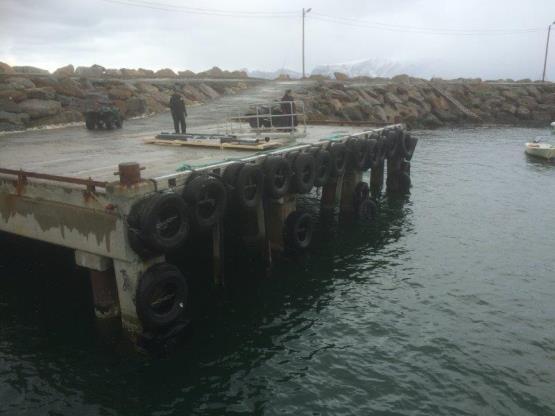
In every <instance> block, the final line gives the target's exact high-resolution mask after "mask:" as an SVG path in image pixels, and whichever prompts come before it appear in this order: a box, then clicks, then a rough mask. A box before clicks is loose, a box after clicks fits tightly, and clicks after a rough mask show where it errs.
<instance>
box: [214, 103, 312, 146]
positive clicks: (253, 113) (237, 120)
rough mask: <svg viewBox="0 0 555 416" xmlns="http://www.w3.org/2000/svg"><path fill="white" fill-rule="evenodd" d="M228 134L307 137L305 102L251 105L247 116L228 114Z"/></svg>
mask: <svg viewBox="0 0 555 416" xmlns="http://www.w3.org/2000/svg"><path fill="white" fill-rule="evenodd" d="M225 130H226V133H227V134H232V135H236V134H253V133H254V134H256V135H257V136H259V135H262V134H268V133H272V134H274V135H275V134H276V133H277V134H279V135H281V136H284V135H285V136H291V137H305V136H306V133H307V117H306V113H305V105H304V101H273V102H271V103H260V104H251V105H250V106H249V110H248V112H247V113H246V114H237V115H231V114H228V115H227V117H226V119H225Z"/></svg>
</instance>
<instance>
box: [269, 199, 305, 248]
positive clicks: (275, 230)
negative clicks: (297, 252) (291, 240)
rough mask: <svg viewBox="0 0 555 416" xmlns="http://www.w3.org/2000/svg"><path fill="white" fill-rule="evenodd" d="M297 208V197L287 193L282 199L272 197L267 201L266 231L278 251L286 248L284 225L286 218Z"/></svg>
mask: <svg viewBox="0 0 555 416" xmlns="http://www.w3.org/2000/svg"><path fill="white" fill-rule="evenodd" d="M296 209H297V197H296V195H294V194H287V195H285V196H284V197H283V198H280V199H271V200H268V201H267V203H266V226H267V228H266V232H267V236H268V240H269V242H270V248H271V250H273V251H276V252H282V251H283V250H284V249H285V243H284V241H283V227H284V225H285V220H286V219H287V217H288V216H289V214H291V213H292V212H293V211H295V210H296Z"/></svg>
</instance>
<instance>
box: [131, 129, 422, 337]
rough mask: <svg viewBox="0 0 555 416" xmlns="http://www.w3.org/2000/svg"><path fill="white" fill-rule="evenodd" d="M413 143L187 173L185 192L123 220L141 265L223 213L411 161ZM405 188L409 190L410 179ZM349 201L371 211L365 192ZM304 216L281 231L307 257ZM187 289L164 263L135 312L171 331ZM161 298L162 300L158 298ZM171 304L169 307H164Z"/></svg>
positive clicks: (150, 273)
mask: <svg viewBox="0 0 555 416" xmlns="http://www.w3.org/2000/svg"><path fill="white" fill-rule="evenodd" d="M415 147H416V139H414V138H412V137H411V135H410V134H409V133H406V132H405V131H404V130H402V129H400V128H390V129H384V130H382V131H380V132H374V133H368V134H365V135H357V136H354V137H350V138H348V139H346V140H343V141H326V142H321V143H318V144H315V145H311V146H307V147H303V148H301V149H298V150H292V151H290V152H282V153H273V154H269V155H267V156H266V157H265V158H264V159H263V160H260V159H259V160H257V161H255V162H242V161H239V162H233V163H231V164H228V165H226V166H225V168H224V169H223V173H221V175H218V174H215V173H213V172H210V173H206V172H193V173H192V174H191V175H189V177H188V179H187V182H186V184H185V186H184V187H183V190H182V191H181V192H180V193H178V192H174V191H168V192H162V193H154V194H151V195H149V196H147V197H145V198H143V199H141V200H139V201H137V202H136V203H135V204H134V205H133V207H132V209H131V211H130V213H129V215H128V217H127V225H128V237H129V242H130V245H131V247H132V248H133V250H134V251H135V252H137V254H138V255H139V256H141V257H142V258H149V257H153V256H156V255H160V254H165V253H169V252H172V251H175V250H176V249H178V248H179V247H181V246H182V245H183V244H184V242H185V241H186V240H187V239H188V238H189V236H190V234H191V231H192V230H196V231H200V232H202V231H203V230H208V229H211V228H212V227H213V226H215V225H216V224H217V223H218V222H219V221H220V220H221V219H222V217H223V216H224V214H225V213H226V210H227V208H228V207H229V206H233V207H234V208H236V209H241V210H255V209H257V207H258V206H259V204H260V203H261V200H262V199H279V198H281V197H283V196H285V195H286V194H307V193H309V192H310V191H311V190H312V188H313V187H323V186H325V185H326V184H327V183H329V182H330V181H336V180H337V179H336V178H339V177H341V176H342V175H343V173H344V172H345V171H346V170H355V171H367V170H368V169H372V168H375V167H378V166H380V165H382V164H383V162H384V160H385V159H386V158H389V159H392V158H396V159H402V160H406V161H410V159H411V158H412V154H413V152H414V148H415ZM408 180H409V186H410V177H409V178H408ZM354 198H355V200H354V201H353V203H354V205H355V207H356V210H357V211H358V213H359V215H360V216H362V217H371V216H372V215H373V211H374V210H375V205H374V203H373V202H372V201H371V200H370V199H369V189H368V185H367V184H366V183H364V182H361V183H359V184H358V185H357V187H356V189H355V193H354ZM311 234H312V224H311V218H310V216H309V215H308V214H306V213H303V212H300V211H294V212H293V213H291V214H290V215H289V217H288V218H287V219H286V221H285V224H284V241H285V243H286V244H287V245H288V246H289V247H290V248H292V249H299V250H302V249H305V248H306V247H307V246H308V245H309V244H310V240H311ZM168 282H171V284H170V285H169V287H171V288H172V289H171V291H172V293H173V295H171V296H169V297H168V296H166V300H167V302H165V303H164V302H156V301H152V299H153V293H155V292H156V293H160V286H163V287H168ZM187 291H188V289H187V285H186V282H185V279H184V278H183V276H182V275H181V273H180V271H179V270H178V269H177V268H176V267H174V266H172V265H169V264H167V263H162V264H158V265H155V266H152V267H151V268H150V269H148V270H147V271H146V272H145V273H144V274H143V276H142V277H141V279H140V280H139V285H138V288H137V296H136V306H137V312H138V315H139V318H140V319H141V321H142V323H143V326H145V328H147V329H156V328H163V327H167V326H168V325H171V323H172V322H174V321H175V320H176V319H177V318H178V316H179V315H180V314H181V311H182V309H183V305H184V302H185V300H186V296H187ZM162 297H164V296H162ZM168 299H169V300H168Z"/></svg>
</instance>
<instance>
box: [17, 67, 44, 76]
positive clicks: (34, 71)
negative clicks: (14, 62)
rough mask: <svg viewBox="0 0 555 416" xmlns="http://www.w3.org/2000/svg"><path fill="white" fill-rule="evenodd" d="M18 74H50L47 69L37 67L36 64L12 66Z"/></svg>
mask: <svg viewBox="0 0 555 416" xmlns="http://www.w3.org/2000/svg"><path fill="white" fill-rule="evenodd" d="M12 68H13V70H14V71H15V72H17V73H18V74H30V75H49V74H50V72H48V71H47V70H46V69H41V68H37V67H35V66H14V67H12Z"/></svg>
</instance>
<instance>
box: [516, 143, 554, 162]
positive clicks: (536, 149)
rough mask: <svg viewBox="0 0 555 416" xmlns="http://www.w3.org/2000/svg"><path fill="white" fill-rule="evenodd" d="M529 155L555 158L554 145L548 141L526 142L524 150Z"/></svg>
mask: <svg viewBox="0 0 555 416" xmlns="http://www.w3.org/2000/svg"><path fill="white" fill-rule="evenodd" d="M524 151H525V152H526V153H527V154H529V155H531V156H536V157H541V158H543V159H555V146H553V145H550V144H549V143H537V142H532V143H526V149H525V150H524Z"/></svg>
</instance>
